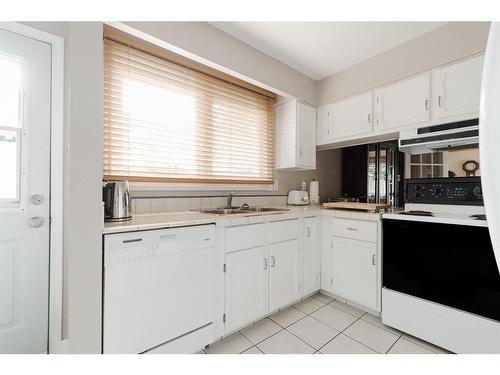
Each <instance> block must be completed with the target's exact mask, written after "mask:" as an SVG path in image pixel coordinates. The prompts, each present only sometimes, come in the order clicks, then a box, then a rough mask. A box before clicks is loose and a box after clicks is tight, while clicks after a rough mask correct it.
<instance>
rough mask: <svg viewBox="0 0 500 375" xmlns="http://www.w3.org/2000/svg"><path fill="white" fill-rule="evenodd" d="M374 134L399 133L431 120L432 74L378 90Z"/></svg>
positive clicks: (376, 92)
mask: <svg viewBox="0 0 500 375" xmlns="http://www.w3.org/2000/svg"><path fill="white" fill-rule="evenodd" d="M374 101H375V132H376V133H384V132H387V131H396V130H400V129H402V128H404V127H406V126H409V125H418V124H424V123H426V122H428V121H429V119H430V74H429V73H426V74H423V75H420V76H417V77H414V78H410V79H407V80H404V81H401V82H398V83H395V84H393V85H389V86H385V87H382V88H379V89H377V90H375V98H374Z"/></svg>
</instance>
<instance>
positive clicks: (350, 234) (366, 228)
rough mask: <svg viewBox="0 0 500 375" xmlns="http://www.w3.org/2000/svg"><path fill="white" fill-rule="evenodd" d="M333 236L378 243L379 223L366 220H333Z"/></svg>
mask: <svg viewBox="0 0 500 375" xmlns="http://www.w3.org/2000/svg"><path fill="white" fill-rule="evenodd" d="M333 235H334V236H338V237H345V238H352V239H353V240H359V241H368V242H375V243H376V242H377V223H376V222H373V221H365V220H352V219H341V218H337V217H335V218H333Z"/></svg>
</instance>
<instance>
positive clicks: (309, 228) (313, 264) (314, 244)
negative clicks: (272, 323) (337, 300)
mask: <svg viewBox="0 0 500 375" xmlns="http://www.w3.org/2000/svg"><path fill="white" fill-rule="evenodd" d="M318 222H319V218H318V217H306V218H305V219H304V248H303V252H302V254H303V256H302V262H303V263H302V264H303V282H302V295H303V296H304V295H307V294H310V293H313V292H314V291H316V290H319V288H320V266H321V262H320V247H319V246H320V241H319V238H318V235H319V225H318Z"/></svg>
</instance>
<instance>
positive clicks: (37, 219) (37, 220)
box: [30, 216, 45, 228]
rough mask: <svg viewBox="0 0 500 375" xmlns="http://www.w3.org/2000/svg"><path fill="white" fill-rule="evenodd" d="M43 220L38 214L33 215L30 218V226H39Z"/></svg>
mask: <svg viewBox="0 0 500 375" xmlns="http://www.w3.org/2000/svg"><path fill="white" fill-rule="evenodd" d="M44 222H45V221H44V220H43V217H40V216H33V217H32V218H30V227H32V228H40V227H41V226H42V225H43V223H44Z"/></svg>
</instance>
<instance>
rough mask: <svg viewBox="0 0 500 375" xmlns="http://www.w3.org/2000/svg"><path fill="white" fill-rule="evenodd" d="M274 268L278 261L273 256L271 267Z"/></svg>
mask: <svg viewBox="0 0 500 375" xmlns="http://www.w3.org/2000/svg"><path fill="white" fill-rule="evenodd" d="M274 266H276V259H275V258H274V256H271V267H273V268H274Z"/></svg>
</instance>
